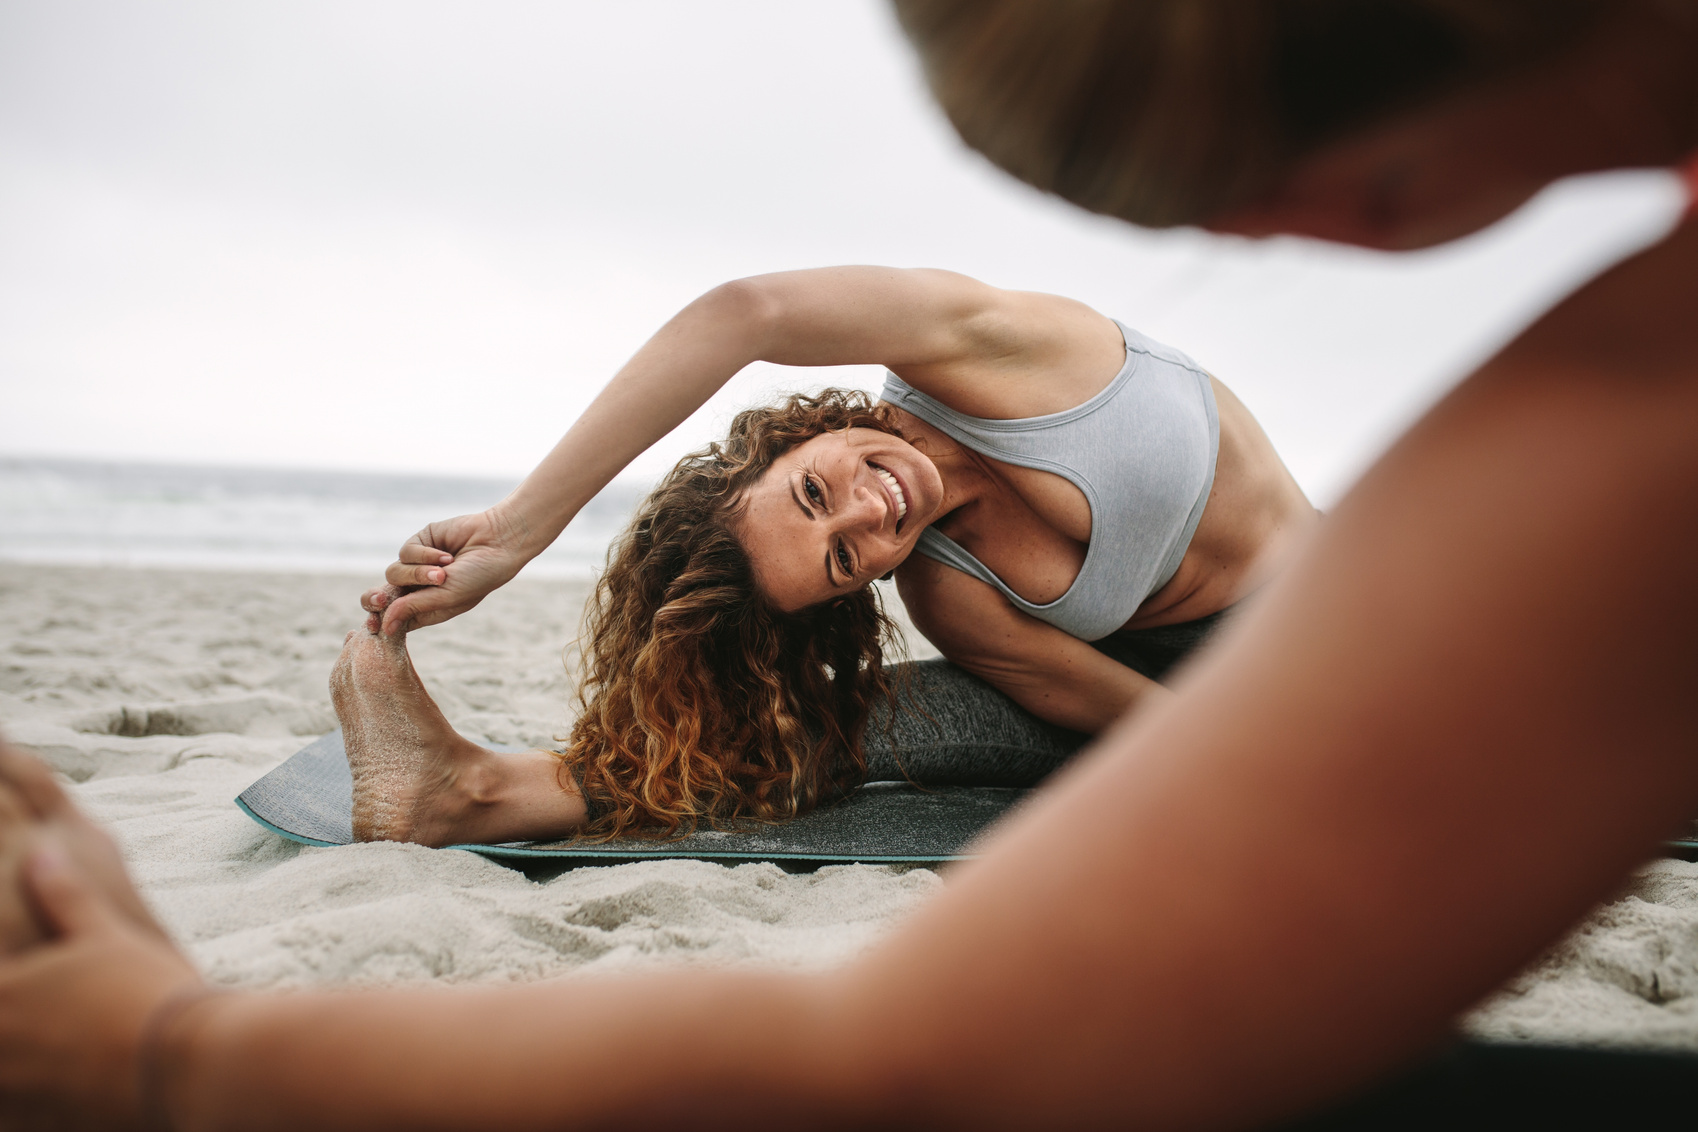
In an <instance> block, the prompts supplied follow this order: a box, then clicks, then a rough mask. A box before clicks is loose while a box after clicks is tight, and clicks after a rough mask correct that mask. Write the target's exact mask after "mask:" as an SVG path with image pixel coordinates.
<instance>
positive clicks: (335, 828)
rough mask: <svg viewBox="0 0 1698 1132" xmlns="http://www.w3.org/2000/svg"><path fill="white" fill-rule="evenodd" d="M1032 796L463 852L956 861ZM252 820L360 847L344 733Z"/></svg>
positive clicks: (873, 786)
mask: <svg viewBox="0 0 1698 1132" xmlns="http://www.w3.org/2000/svg"><path fill="white" fill-rule="evenodd" d="M1024 794H1025V791H1023V790H1013V789H1008V788H1004V787H995V786H944V787H933V788H930V789H925V790H922V789H920V788H919V787H916V786H911V785H909V784H908V783H905V782H872V783H868V784H867V785H866V786H863V787H861V788H860V789H859V790H857V791H855V793H853V794H851V795H850V796H849V797H848V798H847V799H845V800H844V801H843V802H841V803H839V804H837V805H835V806H832V807H829V808H827V809H821V810H816V811H815V812H813V813H811V814H808V815H807V816H805V817H801V818H798V819H797V820H795V821H793V822H790V823H789V824H787V825H780V826H761V827H758V828H756V829H754V830H752V831H748V832H717V831H712V832H706V833H697V834H694V835H693V836H690V837H686V838H683V839H682V840H679V841H658V842H657V841H644V840H638V839H633V838H626V839H622V840H619V841H610V842H600V843H592V844H584V845H579V844H576V843H574V842H570V841H552V842H536V841H530V842H515V843H512V844H509V845H458V846H455V848H457V849H470V850H471V851H473V852H475V853H482V854H484V855H485V856H490V857H558V858H573V857H578V858H583V859H584V860H586V861H591V860H597V861H604V860H608V859H615V860H641V859H644V858H659V857H705V858H714V859H731V860H750V861H765V860H796V861H817V862H821V863H838V862H848V861H865V862H893V861H950V860H956V859H958V858H960V857H962V856H966V855H970V854H968V853H967V852H966V850H967V847H968V843H969V842H971V841H972V840H973V838H974V837H976V836H978V834H979V833H980V832H982V831H983V830H984V829H985V828H986V827H987V826H989V825H990V824H991V823H992V822H994V821H995V820H996V819H997V818H999V817H1001V816H1002V815H1003V814H1005V813H1007V812H1008V810H1009V809H1010V808H1011V807H1012V806H1013V805H1014V804H1015V803H1016V802H1017V801H1019V799H1020V798H1021V797H1022V796H1023V795H1024ZM236 804H237V805H238V806H240V807H241V808H242V810H243V812H245V813H246V814H247V815H248V816H249V817H251V818H253V819H254V820H255V821H257V822H259V824H261V825H263V826H265V827H266V828H267V829H270V830H271V831H272V832H274V833H278V834H281V835H282V836H284V837H287V838H289V839H290V840H292V841H300V842H304V843H305V844H308V845H347V844H348V843H350V842H351V841H353V839H354V827H353V779H352V778H351V777H350V775H349V773H348V760H347V757H346V755H344V754H343V751H342V736H341V733H340V732H335V731H333V732H331V733H330V734H329V735H325V736H323V737H322V738H319V739H316V740H314V741H313V742H312V743H310V744H308V745H307V746H306V747H304V748H302V749H301V750H299V751H297V752H295V753H294V754H293V755H291V756H289V758H288V759H286V760H285V761H284V762H283V763H282V765H280V766H278V767H277V768H276V769H275V770H273V771H271V772H270V773H269V774H267V775H265V776H264V777H263V778H261V779H260V780H259V781H257V782H255V783H254V784H253V785H252V786H250V787H248V788H247V789H246V790H244V791H242V793H241V794H240V795H238V796H237V798H236Z"/></svg>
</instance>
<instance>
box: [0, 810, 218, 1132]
mask: <svg viewBox="0 0 1698 1132" xmlns="http://www.w3.org/2000/svg"><path fill="white" fill-rule="evenodd" d="M23 879H24V882H25V885H26V887H27V889H28V891H29V895H30V897H31V899H32V902H33V903H34V905H35V907H36V909H37V911H38V913H39V915H40V918H41V920H42V926H43V928H44V930H45V932H46V933H47V934H48V936H49V937H50V938H51V942H49V943H47V944H45V945H44V946H40V947H36V948H33V949H31V950H30V951H28V952H25V953H24V954H22V955H18V956H14V957H12V958H9V959H5V960H0V1126H3V1127H5V1128H7V1129H31V1128H41V1129H73V1128H91V1129H94V1128H98V1129H122V1128H142V1127H147V1126H149V1125H150V1124H151V1123H154V1122H156V1120H157V1116H158V1106H159V1105H160V1104H162V1103H163V1100H164V1098H163V1097H159V1096H157V1095H155V1094H154V1092H153V1090H154V1088H155V1087H156V1083H155V1082H154V1081H152V1080H151V1079H149V1080H148V1081H147V1082H146V1083H145V1084H144V1077H150V1073H149V1069H150V1068H151V1067H149V1066H144V1064H143V1062H144V1051H143V1049H142V1047H143V1044H144V1042H146V1043H147V1044H149V1046H150V1047H151V1046H152V1045H153V1039H155V1038H156V1037H161V1036H163V1035H159V1034H154V1033H152V1032H151V1030H152V1029H157V1028H159V1027H160V1025H161V1024H162V1023H164V1024H167V1025H168V1024H169V1023H170V1022H171V1021H172V1020H173V1019H180V1018H181V1017H182V1014H181V1012H179V1011H177V1010H176V1009H174V1007H175V1005H176V1004H177V1003H179V1002H186V1001H189V1000H191V996H196V995H198V994H199V993H201V992H202V991H203V989H204V984H203V983H202V982H201V979H200V976H199V975H198V974H197V973H196V972H195V969H194V967H193V966H192V965H191V964H190V963H189V961H188V960H187V959H186V958H184V957H183V955H182V953H181V952H179V951H177V949H176V948H175V947H173V946H172V945H171V944H170V942H169V941H167V940H166V939H165V938H164V937H163V936H162V935H160V934H159V933H158V932H156V931H153V930H150V929H149V928H147V927H145V926H143V925H140V924H138V923H136V922H135V920H133V919H132V918H131V917H130V916H129V915H127V914H126V913H125V912H124V911H123V910H121V909H120V908H119V907H118V906H117V905H116V904H115V903H114V902H113V901H112V900H111V899H110V898H109V897H108V896H107V895H106V893H104V892H103V891H101V887H100V886H99V885H97V884H96V883H95V882H94V881H93V879H92V878H91V877H89V876H88V875H87V874H86V873H84V872H83V871H82V870H80V869H79V868H78V867H77V866H76V865H75V864H73V863H72V860H71V857H70V856H69V854H68V853H66V852H65V851H64V849H63V848H62V847H60V846H59V845H58V844H57V842H56V841H55V840H54V839H52V838H48V837H44V838H43V839H42V842H41V845H40V847H38V848H37V849H35V850H34V851H33V852H32V853H31V854H30V856H29V858H28V860H27V862H26V864H25V868H24V877H23ZM162 1007H163V1008H164V1009H161V1008H162Z"/></svg>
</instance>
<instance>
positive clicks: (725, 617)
mask: <svg viewBox="0 0 1698 1132" xmlns="http://www.w3.org/2000/svg"><path fill="white" fill-rule="evenodd" d="M850 427H872V428H879V429H883V430H886V431H895V430H894V429H893V428H891V427H890V425H889V422H888V419H887V417H886V415H885V414H884V413H883V412H881V411H880V410H879V409H878V408H876V407H875V406H874V405H873V403H872V401H871V399H870V398H868V397H867V396H866V395H865V394H864V393H857V392H848V391H843V390H826V391H825V392H823V393H821V394H820V395H818V396H817V397H808V396H802V395H794V396H791V397H789V398H788V399H786V400H785V401H783V402H782V403H780V404H778V405H776V406H771V407H768V408H762V409H750V410H746V411H745V412H742V413H739V414H738V415H737V417H736V419H735V420H734V421H733V422H732V425H731V430H730V434H729V435H728V436H727V438H726V440H725V441H724V442H723V443H722V444H714V445H711V446H709V447H708V448H706V449H703V450H702V451H700V452H695V453H692V454H691V455H689V456H686V457H685V458H684V459H683V460H681V461H679V462H678V464H677V466H675V467H674V468H673V469H672V471H671V472H670V473H668V474H667V476H666V478H665V479H663V480H662V481H661V483H660V485H659V486H657V487H656V488H655V489H654V491H653V492H652V493H651V494H650V495H649V497H648V498H647V499H646V500H645V501H644V502H643V505H642V507H641V508H640V509H639V510H638V512H637V515H636V517H635V519H633V521H632V523H631V526H630V528H629V529H628V530H627V531H626V533H625V534H624V536H623V537H622V538H621V539H620V541H619V542H618V543H617V544H615V546H614V547H613V549H612V551H611V552H610V554H609V561H608V567H607V570H606V571H605V572H604V573H603V574H602V576H601V579H600V581H599V582H598V584H597V587H596V594H595V597H594V599H593V601H592V603H591V605H590V609H589V613H588V616H587V624H586V626H585V634H584V643H583V650H584V658H583V659H584V665H583V667H584V672H583V674H582V677H581V679H580V681H579V683H578V699H579V705H580V711H579V715H578V719H577V721H576V723H575V724H574V726H573V730H572V736H571V742H570V745H569V748H568V750H567V752H566V754H565V763H566V769H567V770H569V771H570V772H571V773H572V774H573V776H574V777H575V778H576V779H577V780H578V782H579V784H580V786H581V788H582V790H583V792H584V796H585V800H586V801H587V802H588V803H589V805H590V808H591V814H592V819H593V820H592V821H591V823H590V825H589V827H588V828H587V830H586V832H588V833H589V834H591V835H600V836H604V837H613V836H618V835H620V834H631V833H636V834H643V835H657V834H658V835H674V834H680V833H687V832H689V831H690V830H691V829H693V828H695V827H696V826H697V825H698V824H705V825H709V826H724V825H727V824H732V823H735V822H737V821H739V820H740V819H754V820H759V821H782V820H784V819H787V818H791V817H795V816H797V815H799V814H801V813H804V812H806V811H807V810H809V809H811V808H812V807H814V806H816V805H818V804H819V803H820V802H822V801H825V800H828V799H830V798H832V797H835V796H837V795H838V794H840V793H841V792H843V791H845V790H847V789H849V788H851V787H852V786H854V785H857V784H858V783H859V782H860V779H861V777H862V775H863V774H864V773H865V767H866V760H865V756H864V755H863V753H862V749H861V736H862V732H863V731H864V730H865V727H866V723H867V719H868V716H869V714H870V712H871V709H872V707H873V705H874V703H875V702H877V701H878V700H879V699H881V698H885V699H888V698H889V696H890V685H889V683H888V682H887V680H886V677H885V674H884V670H883V665H882V661H883V649H884V643H885V641H886V640H888V639H892V637H891V635H892V634H893V633H894V632H895V629H894V626H893V624H892V623H891V622H890V620H889V619H888V618H887V617H886V616H885V615H884V613H883V611H882V610H881V608H880V606H879V599H878V595H877V594H876V593H875V592H874V591H873V590H872V589H871V587H868V588H866V589H863V590H860V591H858V592H856V593H853V594H848V595H845V596H844V597H842V598H839V599H837V600H835V601H832V602H829V603H826V604H823V605H818V606H813V607H811V608H808V609H803V610H800V611H798V612H794V613H781V612H779V611H778V610H776V609H774V608H773V607H772V605H771V604H770V603H769V602H767V601H766V600H765V599H764V598H763V597H762V595H761V593H760V591H759V590H758V589H757V587H756V585H755V578H754V574H753V571H752V569H751V567H750V563H749V557H748V555H747V553H746V552H745V551H744V549H743V546H742V544H741V542H740V541H739V538H738V531H737V526H738V520H739V515H740V510H741V508H740V500H741V498H742V496H743V493H744V492H745V491H746V490H747V489H748V488H749V486H750V485H752V484H753V483H754V482H755V480H756V479H758V478H759V476H760V475H761V473H762V472H764V471H765V470H766V469H767V468H768V467H769V466H771V464H772V463H773V461H774V460H776V459H777V458H778V457H779V456H781V455H783V454H784V453H785V452H786V451H788V450H789V449H790V448H793V447H795V446H796V445H797V444H800V443H802V442H803V441H805V440H808V439H810V438H811V437H814V436H817V435H819V434H821V433H824V432H828V431H835V430H838V429H844V428H850Z"/></svg>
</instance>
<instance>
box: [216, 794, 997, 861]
mask: <svg viewBox="0 0 1698 1132" xmlns="http://www.w3.org/2000/svg"><path fill="white" fill-rule="evenodd" d="M236 808H237V809H239V810H241V811H242V812H243V813H244V814H246V815H248V817H250V818H252V819H253V820H254V823H255V824H256V825H259V826H261V827H262V828H264V829H267V830H270V831H271V832H272V833H275V834H276V835H277V836H279V837H281V838H283V839H284V840H286V841H293V842H294V843H295V844H297V845H311V846H313V847H315V848H318V849H339V848H341V845H339V844H338V843H337V842H334V841H320V840H318V839H317V838H313V837H303V836H301V835H300V834H298V833H290V832H289V831H288V830H286V829H283V828H280V827H279V826H275V825H273V824H271V823H270V822H268V821H266V820H265V819H264V818H262V817H260V816H259V815H258V814H256V813H254V812H253V810H252V809H250V808H249V806H248V804H247V803H246V802H244V801H242V800H241V799H240V798H237V799H236ZM662 844H664V842H662ZM443 848H445V849H464V850H465V851H466V852H468V853H476V854H478V855H479V856H481V857H515V858H521V859H524V858H529V859H531V860H538V861H546V860H571V859H573V858H588V859H592V860H593V859H600V860H614V861H680V860H704V861H817V862H819V863H820V864H822V865H907V864H922V865H942V864H947V863H949V862H951V861H970V860H972V859H973V858H974V857H976V856H978V854H977V853H955V854H946V855H943V856H913V855H908V856H899V855H889V854H874V853H863V854H831V853H759V852H748V853H739V852H723V853H722V852H709V851H704V850H698V851H692V852H689V853H668V852H666V851H665V850H664V849H657V850H654V851H652V852H647V853H633V852H631V851H630V850H629V849H603V848H601V847H599V846H585V847H584V848H582V849H526V848H524V847H523V846H518V845H445V846H443Z"/></svg>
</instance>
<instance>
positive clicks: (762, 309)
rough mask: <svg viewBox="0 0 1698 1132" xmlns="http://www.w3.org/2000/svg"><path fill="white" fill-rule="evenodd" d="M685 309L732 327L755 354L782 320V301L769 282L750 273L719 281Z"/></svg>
mask: <svg viewBox="0 0 1698 1132" xmlns="http://www.w3.org/2000/svg"><path fill="white" fill-rule="evenodd" d="M685 309H686V312H688V313H690V314H694V315H697V316H699V317H702V318H705V319H708V320H709V321H711V322H712V323H713V324H714V325H715V326H718V327H720V328H722V329H734V330H735V331H736V333H737V334H738V335H739V337H740V338H742V339H743V340H744V341H745V342H747V343H748V344H749V346H750V349H751V352H753V353H756V354H758V353H759V350H760V347H761V344H762V343H765V342H766V341H768V340H769V339H770V338H771V337H772V333H773V330H774V329H775V328H776V327H777V326H779V325H780V324H781V322H782V321H783V312H784V303H783V300H782V296H780V295H779V294H778V293H777V291H776V289H775V288H774V287H773V286H772V285H771V284H770V283H769V282H767V281H766V280H765V279H763V278H762V277H760V276H754V277H752V278H746V279H733V280H731V281H729V282H726V283H721V284H720V285H719V286H717V287H715V288H713V289H712V290H711V291H708V292H706V293H704V294H703V295H702V296H701V297H699V298H698V299H696V301H695V302H693V303H691V304H690V305H689V306H688V307H687V308H685Z"/></svg>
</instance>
